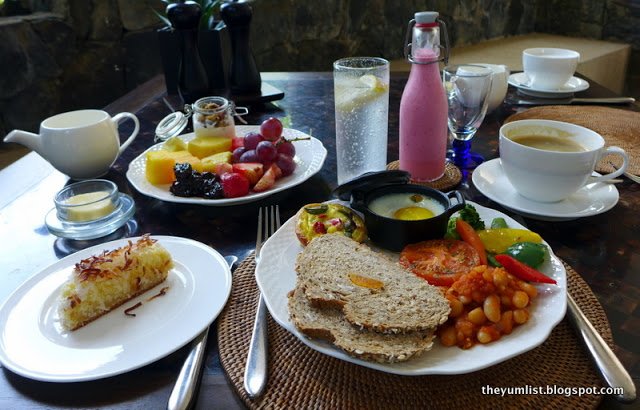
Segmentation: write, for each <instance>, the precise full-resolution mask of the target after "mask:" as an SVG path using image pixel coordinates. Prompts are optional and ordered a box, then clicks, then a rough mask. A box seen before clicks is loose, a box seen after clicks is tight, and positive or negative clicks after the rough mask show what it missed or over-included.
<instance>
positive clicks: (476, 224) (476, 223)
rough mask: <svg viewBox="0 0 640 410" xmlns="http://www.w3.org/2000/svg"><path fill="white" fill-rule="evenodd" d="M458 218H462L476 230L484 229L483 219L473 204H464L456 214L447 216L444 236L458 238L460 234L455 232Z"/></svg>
mask: <svg viewBox="0 0 640 410" xmlns="http://www.w3.org/2000/svg"><path fill="white" fill-rule="evenodd" d="M458 218H462V220H463V221H465V222H467V223H468V224H469V225H471V226H472V227H473V229H475V230H476V231H479V230H482V229H484V221H483V220H482V219H480V215H479V214H478V211H477V210H476V208H475V207H474V206H473V205H470V204H465V206H464V208H462V209H461V210H460V212H459V213H458V216H454V217H452V218H449V222H448V224H447V233H445V235H444V237H445V238H447V239H460V235H458V232H456V220H457V219H458Z"/></svg>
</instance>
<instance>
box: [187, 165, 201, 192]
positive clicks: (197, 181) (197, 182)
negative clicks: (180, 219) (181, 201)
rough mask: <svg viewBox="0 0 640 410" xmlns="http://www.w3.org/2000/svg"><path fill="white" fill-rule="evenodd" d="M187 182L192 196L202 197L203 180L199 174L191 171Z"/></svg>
mask: <svg viewBox="0 0 640 410" xmlns="http://www.w3.org/2000/svg"><path fill="white" fill-rule="evenodd" d="M189 182H190V184H191V192H193V195H194V196H202V195H203V194H204V178H202V174H201V173H199V172H198V171H193V172H192V173H191V179H190V180H189Z"/></svg>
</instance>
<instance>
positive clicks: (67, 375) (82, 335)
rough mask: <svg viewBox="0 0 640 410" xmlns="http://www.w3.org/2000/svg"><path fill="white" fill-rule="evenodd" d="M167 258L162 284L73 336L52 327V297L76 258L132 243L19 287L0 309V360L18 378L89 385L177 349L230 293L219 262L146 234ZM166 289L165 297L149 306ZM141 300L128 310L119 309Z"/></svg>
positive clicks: (60, 264)
mask: <svg viewBox="0 0 640 410" xmlns="http://www.w3.org/2000/svg"><path fill="white" fill-rule="evenodd" d="M152 238H154V239H157V240H158V242H159V243H160V244H162V246H164V247H165V248H166V249H167V250H168V251H169V252H170V253H171V256H172V257H173V260H174V263H175V267H174V268H173V269H171V271H170V272H169V276H168V278H167V280H166V281H165V282H163V283H161V284H159V285H158V286H156V287H154V288H153V289H150V290H149V291H147V292H145V293H144V294H142V295H140V296H138V297H137V298H135V299H132V300H131V301H129V302H127V303H125V304H123V305H122V306H120V307H118V308H117V309H114V310H112V311H111V312H109V313H107V314H106V315H104V316H102V317H100V318H98V319H96V320H95V321H93V322H91V323H89V324H87V325H85V326H83V327H81V328H80V329H77V330H75V331H73V332H69V331H65V330H63V329H62V327H61V325H60V323H59V317H58V314H57V308H56V299H57V297H58V295H59V293H60V289H61V286H62V285H63V283H64V282H65V281H66V280H67V279H68V277H69V275H70V274H71V271H72V269H73V267H74V265H75V264H76V263H77V262H79V261H80V260H81V259H84V258H87V257H89V256H91V255H96V254H99V253H101V252H102V251H103V250H106V249H107V250H112V249H115V248H117V247H120V246H123V245H125V244H126V243H127V241H128V240H132V241H133V240H135V239H131V238H126V239H119V240H116V241H112V242H108V243H104V244H101V245H97V246H93V247H91V248H87V249H84V250H82V251H79V252H77V253H74V254H72V255H69V256H67V257H66V258H64V259H61V260H59V261H57V262H55V263H54V264H52V265H50V266H49V267H47V268H45V269H43V270H42V271H40V272H38V273H36V274H35V275H34V276H32V277H31V278H29V279H28V280H27V281H26V282H25V283H23V284H22V285H21V286H20V287H19V288H18V289H17V290H16V291H15V292H14V293H13V294H12V295H11V296H10V297H9V298H8V299H7V300H6V301H5V303H4V304H3V305H2V307H1V308H0V323H2V329H1V333H0V362H1V363H2V365H3V366H5V367H6V368H8V369H9V370H11V371H13V372H15V373H18V374H20V375H22V376H25V377H28V378H31V379H35V380H42V381H49V382H78V381H87V380H96V379H101V378H104V377H109V376H114V375H117V374H121V373H125V372H128V371H130V370H134V369H137V368H139V367H142V366H144V365H146V364H148V363H151V362H153V361H156V360H158V359H160V358H162V357H164V356H167V355H168V354H170V353H172V352H174V351H176V350H177V349H179V348H180V347H182V346H184V345H185V344H186V343H187V342H189V341H191V340H192V339H193V338H195V337H196V336H197V335H198V334H199V333H201V332H202V331H203V330H204V329H205V328H206V327H207V326H209V325H210V324H211V322H213V321H214V319H215V318H216V317H217V316H218V314H219V313H220V311H221V310H222V308H223V306H224V305H225V303H226V302H227V298H228V297H229V294H230V292H231V272H230V270H229V267H228V265H227V263H226V262H225V260H224V258H223V257H222V256H221V255H220V254H219V253H218V252H216V251H215V250H213V249H211V248H210V247H208V246H206V245H204V244H202V243H200V242H196V241H193V240H191V239H185V238H177V237H171V236H152ZM166 286H168V287H169V289H168V290H167V292H166V294H165V295H163V296H161V297H157V298H154V299H152V300H148V299H149V298H150V297H151V296H153V295H156V294H158V292H159V290H160V289H162V288H163V287H166ZM137 302H142V303H143V304H142V306H140V307H139V308H137V309H136V310H134V311H132V313H135V314H136V316H135V317H131V316H127V315H125V314H124V311H125V309H127V308H130V307H132V306H134V305H135V304H136V303H137Z"/></svg>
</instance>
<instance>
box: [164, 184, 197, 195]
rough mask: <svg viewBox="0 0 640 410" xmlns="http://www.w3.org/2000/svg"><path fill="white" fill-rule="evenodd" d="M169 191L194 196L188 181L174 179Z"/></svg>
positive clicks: (174, 193)
mask: <svg viewBox="0 0 640 410" xmlns="http://www.w3.org/2000/svg"><path fill="white" fill-rule="evenodd" d="M169 191H171V193H172V194H173V195H175V196H193V193H192V192H191V185H190V184H189V183H188V182H183V181H173V184H171V187H170V188H169Z"/></svg>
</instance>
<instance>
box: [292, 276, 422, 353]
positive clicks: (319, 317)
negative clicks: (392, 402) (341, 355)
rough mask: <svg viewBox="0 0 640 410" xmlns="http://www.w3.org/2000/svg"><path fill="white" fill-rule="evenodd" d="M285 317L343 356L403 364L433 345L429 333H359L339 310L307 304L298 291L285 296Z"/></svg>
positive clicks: (361, 331) (299, 328)
mask: <svg viewBox="0 0 640 410" xmlns="http://www.w3.org/2000/svg"><path fill="white" fill-rule="evenodd" d="M289 314H290V317H291V321H292V322H293V324H294V325H295V326H296V328H298V330H300V331H301V332H302V333H304V334H305V335H307V336H309V337H311V338H317V339H323V340H328V341H329V342H331V343H333V344H334V345H335V346H337V347H339V348H340V349H342V350H344V351H345V352H346V353H347V354H349V355H350V356H353V357H357V358H359V359H363V360H368V361H373V362H378V363H396V362H403V361H406V360H409V359H411V358H412V357H416V356H419V355H421V354H422V353H423V352H425V351H427V350H429V349H431V347H432V346H433V330H430V331H426V332H412V333H407V334H402V335H389V334H382V333H377V332H370V331H366V330H359V329H357V328H356V327H354V326H353V325H352V324H350V323H349V322H347V321H346V320H345V318H344V315H343V314H342V313H341V312H340V310H339V309H331V308H326V309H323V308H317V307H314V306H312V305H311V303H310V302H309V300H308V299H307V298H306V297H305V296H304V292H303V291H302V289H300V288H296V289H295V290H293V291H291V292H290V293H289Z"/></svg>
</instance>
